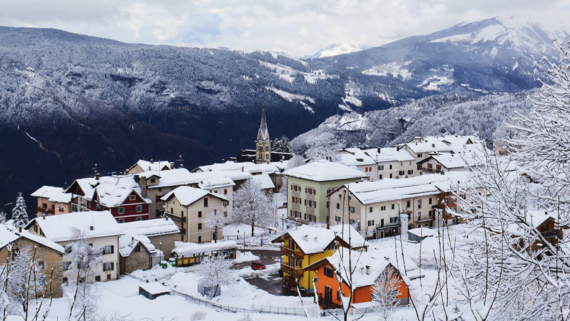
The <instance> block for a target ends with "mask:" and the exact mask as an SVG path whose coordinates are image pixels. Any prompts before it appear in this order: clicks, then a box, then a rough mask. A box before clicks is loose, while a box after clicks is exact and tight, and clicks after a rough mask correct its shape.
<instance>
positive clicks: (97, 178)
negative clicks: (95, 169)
mask: <svg viewBox="0 0 570 321" xmlns="http://www.w3.org/2000/svg"><path fill="white" fill-rule="evenodd" d="M95 180H97V181H98V180H99V173H95Z"/></svg>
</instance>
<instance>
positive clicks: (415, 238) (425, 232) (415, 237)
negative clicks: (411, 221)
mask: <svg viewBox="0 0 570 321" xmlns="http://www.w3.org/2000/svg"><path fill="white" fill-rule="evenodd" d="M434 235H435V232H434V230H430V229H429V228H425V227H420V228H414V229H411V230H408V241H412V242H421V241H423V240H425V239H426V238H428V237H432V236H434Z"/></svg>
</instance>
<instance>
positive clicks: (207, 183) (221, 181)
mask: <svg viewBox="0 0 570 321" xmlns="http://www.w3.org/2000/svg"><path fill="white" fill-rule="evenodd" d="M235 185H236V184H235V183H234V181H232V180H231V178H228V177H213V178H206V179H204V180H201V181H200V183H198V186H199V187H200V188H201V189H207V190H212V189H216V188H224V187H231V186H235Z"/></svg>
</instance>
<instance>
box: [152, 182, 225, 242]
mask: <svg viewBox="0 0 570 321" xmlns="http://www.w3.org/2000/svg"><path fill="white" fill-rule="evenodd" d="M162 200H163V201H164V202H165V203H166V215H168V217H169V218H171V219H172V220H174V222H175V223H176V225H177V226H178V227H179V229H180V234H178V238H177V240H178V241H183V242H192V243H203V242H210V241H213V240H214V239H217V240H221V239H223V237H224V236H223V230H221V229H220V230H219V231H218V232H217V235H215V234H214V233H215V231H214V230H212V229H210V228H209V227H207V226H206V222H205V219H206V218H207V217H208V215H209V214H210V213H213V214H215V215H223V216H224V217H226V218H227V217H228V210H229V208H228V207H229V201H228V199H227V198H225V197H224V196H223V195H220V194H216V193H210V192H208V191H205V190H203V189H199V188H194V187H189V186H181V187H178V188H176V189H175V190H173V191H172V192H170V193H168V194H166V195H165V196H164V197H162Z"/></svg>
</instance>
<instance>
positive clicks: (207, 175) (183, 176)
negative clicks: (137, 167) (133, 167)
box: [135, 168, 251, 188]
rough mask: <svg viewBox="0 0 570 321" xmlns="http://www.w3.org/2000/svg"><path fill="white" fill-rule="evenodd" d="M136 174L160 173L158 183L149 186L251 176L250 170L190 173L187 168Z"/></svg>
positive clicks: (240, 178)
mask: <svg viewBox="0 0 570 321" xmlns="http://www.w3.org/2000/svg"><path fill="white" fill-rule="evenodd" d="M135 175H136V176H138V177H143V178H149V177H151V176H152V175H158V176H159V179H158V184H156V185H152V186H148V188H161V187H172V186H184V185H192V184H200V183H202V182H203V181H204V180H209V179H214V178H220V179H221V178H229V179H231V180H232V181H239V180H246V179H250V178H251V174H250V173H249V172H242V171H241V170H239V171H237V170H233V171H214V172H198V173H190V172H189V171H188V170H187V169H186V168H176V169H171V170H169V171H162V172H160V174H159V173H158V172H145V173H139V174H135ZM228 184H229V182H228Z"/></svg>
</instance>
